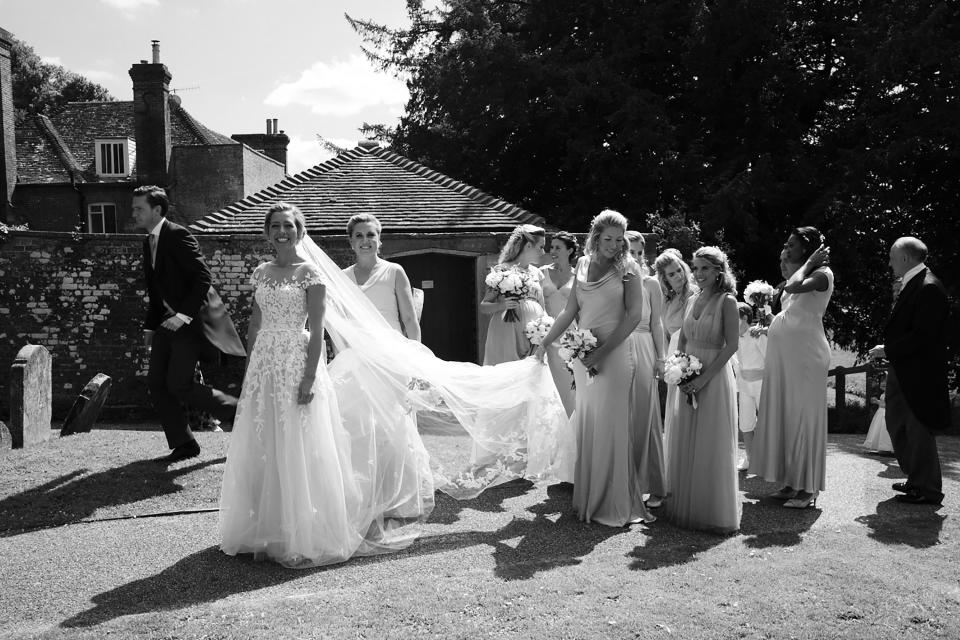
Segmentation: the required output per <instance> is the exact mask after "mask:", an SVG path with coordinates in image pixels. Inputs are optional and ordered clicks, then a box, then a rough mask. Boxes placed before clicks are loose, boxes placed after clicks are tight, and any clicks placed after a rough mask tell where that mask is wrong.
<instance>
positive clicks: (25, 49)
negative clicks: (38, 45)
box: [10, 38, 113, 119]
mask: <svg viewBox="0 0 960 640" xmlns="http://www.w3.org/2000/svg"><path fill="white" fill-rule="evenodd" d="M10 63H11V75H12V78H13V106H14V109H16V111H17V117H18V119H22V118H23V117H24V116H26V115H28V114H34V113H49V112H52V111H55V110H56V109H58V108H60V107H62V106H63V105H65V104H67V103H68V102H93V101H99V100H113V96H111V95H110V92H109V91H107V90H106V89H105V88H103V87H102V86H100V85H99V84H97V83H95V82H92V81H90V80H88V79H87V78H85V77H84V76H82V75H80V74H78V73H74V72H72V71H69V70H67V69H64V68H63V67H61V66H60V65H58V64H51V63H49V62H44V61H43V60H42V59H41V58H40V56H38V55H37V53H36V51H34V50H33V47H31V46H30V45H28V44H27V43H25V42H23V41H21V40H17V39H16V38H14V39H13V49H12V50H11V56H10Z"/></svg>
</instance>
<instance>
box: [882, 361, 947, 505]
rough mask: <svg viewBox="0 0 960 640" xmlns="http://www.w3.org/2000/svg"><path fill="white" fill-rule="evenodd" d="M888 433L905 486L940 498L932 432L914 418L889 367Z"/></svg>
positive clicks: (938, 465)
mask: <svg viewBox="0 0 960 640" xmlns="http://www.w3.org/2000/svg"><path fill="white" fill-rule="evenodd" d="M886 410H887V432H888V433H889V434H890V441H891V442H892V443H893V452H894V455H896V457H897V462H899V463H900V470H901V471H903V472H904V473H905V474H906V475H907V486H908V487H909V488H910V489H913V490H915V491H918V492H920V493H921V494H922V495H923V496H924V497H927V498H930V499H933V500H942V499H943V492H942V489H943V478H942V476H941V473H940V454H939V453H938V452H937V440H936V438H935V437H934V435H933V431H932V430H931V429H930V428H929V427H927V426H925V425H924V424H923V423H922V422H920V421H919V420H918V419H917V416H916V415H914V413H913V411H911V410H910V406H909V405H908V404H907V399H906V398H905V397H904V395H903V391H902V390H901V389H900V383H899V381H898V380H897V374H896V373H895V372H894V370H893V368H892V367H891V368H890V370H889V373H888V374H887V390H886Z"/></svg>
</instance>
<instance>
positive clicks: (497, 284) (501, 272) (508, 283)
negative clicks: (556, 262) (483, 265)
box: [485, 266, 530, 322]
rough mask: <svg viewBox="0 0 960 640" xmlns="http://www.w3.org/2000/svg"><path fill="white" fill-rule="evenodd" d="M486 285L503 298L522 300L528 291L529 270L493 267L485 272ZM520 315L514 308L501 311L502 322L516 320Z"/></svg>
mask: <svg viewBox="0 0 960 640" xmlns="http://www.w3.org/2000/svg"><path fill="white" fill-rule="evenodd" d="M485 282H486V283H487V286H488V287H490V288H491V289H494V290H496V292H497V293H499V294H500V295H501V296H503V297H504V298H508V299H511V300H523V299H524V298H525V297H527V295H529V293H530V272H529V271H526V270H524V269H520V268H518V267H515V266H514V267H500V266H498V267H494V268H493V269H491V270H490V273H488V274H487V278H486V280H485ZM519 319H520V316H518V315H517V310H516V309H507V310H506V311H504V312H503V321H504V322H517V321H518V320H519Z"/></svg>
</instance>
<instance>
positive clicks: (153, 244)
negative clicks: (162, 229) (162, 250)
mask: <svg viewBox="0 0 960 640" xmlns="http://www.w3.org/2000/svg"><path fill="white" fill-rule="evenodd" d="M149 238H150V266H151V267H154V266H156V264H157V236H156V234H153V233H151V234H150V236H149Z"/></svg>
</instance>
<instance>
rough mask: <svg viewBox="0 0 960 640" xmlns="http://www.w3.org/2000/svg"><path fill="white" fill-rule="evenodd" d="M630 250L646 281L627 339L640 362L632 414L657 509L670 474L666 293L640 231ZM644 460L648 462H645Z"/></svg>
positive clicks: (630, 234)
mask: <svg viewBox="0 0 960 640" xmlns="http://www.w3.org/2000/svg"><path fill="white" fill-rule="evenodd" d="M624 237H625V238H626V239H627V243H628V246H629V247H630V257H631V258H633V260H634V261H635V262H636V263H637V265H638V267H639V271H640V273H641V274H642V278H643V315H642V316H641V317H640V322H638V323H637V326H636V328H635V329H634V330H633V333H632V334H630V338H629V339H628V340H629V342H630V349H631V353H632V355H633V358H634V359H635V360H636V362H637V367H636V370H635V371H634V377H633V389H632V390H631V392H630V400H631V401H632V402H633V403H634V405H635V406H634V407H633V409H631V411H630V414H631V415H633V416H636V417H637V418H638V420H639V421H638V422H637V424H636V426H635V429H636V432H637V439H638V441H643V443H644V444H643V446H641V447H639V449H638V452H637V457H638V458H639V459H638V461H637V463H638V466H639V468H640V469H641V472H643V473H646V474H647V485H648V486H649V487H650V497H649V498H648V499H647V506H648V507H650V508H651V509H656V508H657V507H659V506H661V505H662V504H663V500H664V498H665V497H666V495H667V472H666V464H665V460H664V453H663V452H664V448H663V419H662V418H661V417H660V390H659V385H658V379H659V378H660V376H661V375H663V359H664V352H665V349H666V340H665V336H664V331H663V320H662V316H663V293H662V292H661V291H660V283H659V282H658V281H657V279H656V278H653V277H651V276H650V269H649V268H647V261H646V258H644V250H645V249H646V244H647V243H646V241H645V240H644V239H643V234H642V233H640V232H639V231H627V233H626V235H625V236H624ZM644 457H645V459H644Z"/></svg>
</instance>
